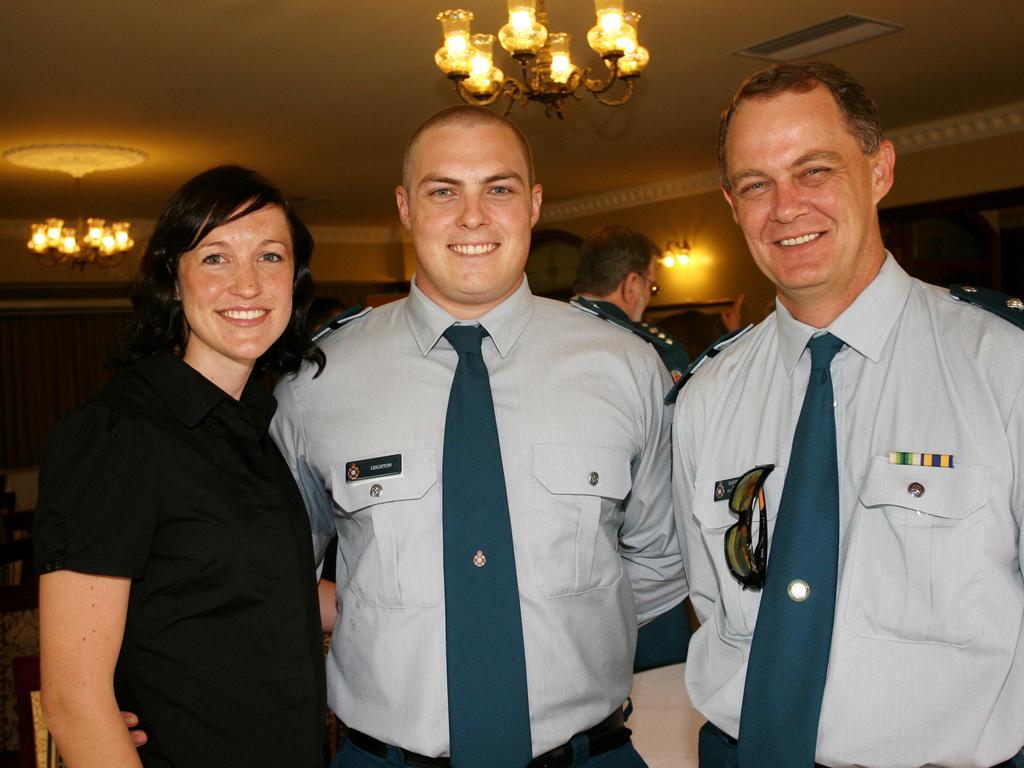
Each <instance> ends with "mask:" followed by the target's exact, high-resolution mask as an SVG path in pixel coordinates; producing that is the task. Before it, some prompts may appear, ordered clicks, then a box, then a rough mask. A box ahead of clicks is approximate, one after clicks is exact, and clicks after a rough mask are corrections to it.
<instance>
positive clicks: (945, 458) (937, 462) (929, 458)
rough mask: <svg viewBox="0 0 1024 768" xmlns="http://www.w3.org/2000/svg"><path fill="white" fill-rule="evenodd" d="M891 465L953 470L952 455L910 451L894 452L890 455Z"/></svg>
mask: <svg viewBox="0 0 1024 768" xmlns="http://www.w3.org/2000/svg"><path fill="white" fill-rule="evenodd" d="M889 463H890V464H907V465H910V466H914V467H943V468H944V469H952V468H953V454H951V453H911V452H910V451H892V452H890V453H889Z"/></svg>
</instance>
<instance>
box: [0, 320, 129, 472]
mask: <svg viewBox="0 0 1024 768" xmlns="http://www.w3.org/2000/svg"><path fill="white" fill-rule="evenodd" d="M129 317H130V314H129V313H128V312H127V311H124V312H97V313H87V314H86V313H82V314H41V315H2V316H0V406H2V411H0V467H30V466H36V465H38V464H39V459H40V455H41V452H42V446H43V443H44V441H45V440H46V436H47V435H48V434H49V433H50V430H52V429H53V427H54V426H55V425H56V423H57V421H58V420H59V419H60V417H61V416H62V415H63V414H64V413H66V412H67V411H68V410H70V409H71V408H73V407H74V406H75V405H77V404H78V403H80V402H81V401H82V400H84V399H85V398H86V397H88V396H89V395H91V394H93V393H94V392H96V391H98V390H99V389H100V388H101V387H102V386H103V385H104V384H106V382H107V381H109V379H110V376H111V373H112V372H111V371H110V370H108V369H107V368H106V367H105V363H106V359H107V356H108V354H109V352H110V350H111V348H112V346H113V345H114V343H115V342H116V340H117V338H118V336H119V335H120V334H121V332H122V331H123V330H124V328H125V326H126V325H127V323H128V319H129Z"/></svg>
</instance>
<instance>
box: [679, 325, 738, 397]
mask: <svg viewBox="0 0 1024 768" xmlns="http://www.w3.org/2000/svg"><path fill="white" fill-rule="evenodd" d="M753 327H754V324H753V323H751V324H750V325H748V326H747V327H746V328H737V329H736V330H735V331H729V332H728V333H727V334H725V335H724V336H720V337H719V338H718V341H716V342H715V343H714V344H712V345H711V346H710V347H708V348H707V349H705V350H704V351H703V352H701V353H700V354H699V355H697V359H696V360H694V361H693V362H692V363H690V364H689V365H688V366H687V367H686V371H684V372H683V375H682V377H681V378H680V379H679V381H677V382H676V383H675V384H674V385H672V389H670V390H669V391H668V394H667V395H665V405H672V404H673V403H674V402H675V401H676V398H677V397H679V390H681V389H682V388H683V386H684V385H685V384H686V382H688V381H689V380H690V379H692V378H693V374H695V373H696V372H697V371H698V370H700V368H701V367H702V366H703V365H704V364H705V363H707V361H708V360H710V359H711V358H713V357H714V356H715V355H717V354H718V353H719V352H721V351H722V350H723V349H725V348H726V347H730V346H732V345H733V344H734V343H736V342H737V341H739V340H740V338H741V337H742V336H744V335H746V333H747V331H749V330H750V329H751V328H753Z"/></svg>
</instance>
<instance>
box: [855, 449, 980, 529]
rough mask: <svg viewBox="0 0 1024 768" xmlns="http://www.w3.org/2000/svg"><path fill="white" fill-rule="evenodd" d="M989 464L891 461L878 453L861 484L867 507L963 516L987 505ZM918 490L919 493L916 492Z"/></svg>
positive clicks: (957, 517) (862, 499)
mask: <svg viewBox="0 0 1024 768" xmlns="http://www.w3.org/2000/svg"><path fill="white" fill-rule="evenodd" d="M987 478H988V467H985V466H982V465H963V464H960V465H957V466H956V467H950V468H942V467H923V466H911V465H905V464H890V463H889V459H888V457H886V456H875V457H873V458H872V459H871V463H870V464H869V465H868V471H867V475H865V477H864V481H863V482H862V483H861V487H860V494H859V495H860V500H861V503H862V504H863V505H864V506H865V507H883V506H892V507H902V508H903V509H910V510H913V511H915V512H921V513H923V514H926V515H933V516H935V517H943V518H947V519H950V520H962V519H964V518H967V517H970V516H971V515H972V514H974V513H975V512H977V511H978V510H979V509H981V507H983V506H984V505H985V487H986V485H987V482H986V481H987ZM915 494H916V495H915Z"/></svg>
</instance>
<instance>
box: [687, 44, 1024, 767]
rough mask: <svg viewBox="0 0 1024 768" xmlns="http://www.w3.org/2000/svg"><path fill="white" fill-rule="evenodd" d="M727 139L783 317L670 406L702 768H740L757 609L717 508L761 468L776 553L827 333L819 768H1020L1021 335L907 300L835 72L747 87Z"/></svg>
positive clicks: (849, 95)
mask: <svg viewBox="0 0 1024 768" xmlns="http://www.w3.org/2000/svg"><path fill="white" fill-rule="evenodd" d="M840 99H842V100H843V101H842V103H840V101H839V100H840ZM865 104H867V105H869V106H868V107H866V108H865V107H864V105H865ZM720 141H721V143H720V148H721V149H720V162H721V170H722V188H723V191H724V193H725V197H726V200H727V201H728V203H729V205H730V206H731V207H732V211H733V215H734V217H735V219H736V222H737V223H738V224H739V225H740V227H741V228H742V229H743V232H744V235H745V236H746V239H747V243H748V245H749V247H750V250H751V253H752V254H753V257H754V260H755V261H756V262H757V264H758V266H759V267H760V268H761V270H762V271H763V272H764V273H765V275H766V276H767V277H768V278H769V279H770V280H771V281H772V282H773V283H774V284H775V286H776V289H777V300H776V311H775V313H774V314H772V315H770V316H769V317H768V318H767V319H765V320H764V322H762V323H761V324H760V325H759V326H757V327H756V328H755V329H754V330H753V331H752V332H751V333H749V334H748V335H747V336H746V337H745V338H743V339H741V340H740V341H738V342H737V343H736V344H735V345H734V346H732V347H731V348H729V349H727V350H726V351H724V352H723V353H722V354H720V355H719V356H718V357H716V358H715V359H714V360H713V361H712V362H711V363H710V364H709V365H707V366H706V367H705V369H704V370H703V371H702V372H700V373H699V374H698V375H697V376H695V377H694V378H693V379H692V380H691V381H690V382H689V383H688V384H687V385H686V386H685V387H684V388H683V391H682V393H681V395H680V397H679V400H678V403H677V406H676V413H675V447H674V451H673V452H674V461H675V465H674V477H673V486H674V490H675V501H676V507H675V509H676V517H677V521H678V526H679V531H680V537H681V539H682V544H683V550H684V559H685V561H686V568H687V576H688V579H689V582H690V589H691V599H692V601H693V605H694V608H695V609H696V612H697V614H698V616H699V618H700V619H701V622H702V626H701V628H700V630H699V631H698V632H697V633H696V634H695V636H694V639H693V642H692V643H691V645H690V653H689V658H688V663H687V670H686V676H687V687H688V689H689V693H690V698H691V699H692V701H693V703H694V706H695V707H696V708H697V709H698V710H699V711H700V712H701V713H702V714H704V715H705V716H706V717H707V718H708V719H709V720H710V723H711V724H710V725H708V726H706V727H705V730H704V731H702V734H701V757H702V762H701V765H702V768H708V767H709V766H712V767H713V766H718V765H723V766H724V765H735V762H733V760H734V759H735V754H736V742H735V739H736V737H737V736H738V738H739V743H740V745H742V743H743V734H744V723H743V722H741V719H740V712H741V703H742V702H743V694H744V680H745V675H746V673H747V662H748V658H749V654H750V649H751V638H752V635H753V634H754V630H755V627H756V624H757V619H758V608H759V602H760V594H761V593H760V592H759V591H758V590H755V589H745V588H744V587H743V585H741V584H740V583H739V582H738V581H737V579H736V578H734V577H733V575H732V574H731V573H730V571H729V569H728V568H727V565H726V557H725V554H724V543H723V538H724V536H725V534H726V531H727V530H728V529H729V528H730V526H732V525H733V524H734V523H736V522H737V519H738V518H737V515H736V514H734V513H732V512H731V511H730V509H729V504H728V501H727V498H726V497H727V496H728V493H722V492H721V489H720V488H719V489H718V492H716V486H717V485H718V484H719V483H720V482H723V481H725V482H727V481H728V480H729V479H730V478H736V477H738V476H740V475H742V474H743V473H744V472H746V471H747V470H749V469H751V468H752V467H755V466H756V465H763V464H774V465H775V470H774V471H773V472H772V474H771V475H769V476H768V479H767V483H766V485H765V494H764V496H765V503H766V505H767V511H768V529H769V535H768V542H769V547H770V546H771V541H772V536H773V535H774V531H775V522H776V516H777V515H778V514H779V500H780V495H781V491H782V488H783V481H784V479H785V476H786V468H787V467H786V465H787V463H788V460H789V458H790V455H789V452H790V448H791V445H792V442H793V439H794V437H793V436H794V426H795V424H796V420H797V416H798V414H799V413H800V410H801V402H802V400H803V398H804V392H805V390H806V389H807V383H808V377H809V370H810V353H809V351H807V350H805V345H806V343H807V341H808V339H809V338H811V337H812V336H814V335H816V334H818V333H819V329H827V330H828V331H829V332H831V333H832V334H833V335H834V336H836V337H838V339H840V340H841V341H842V342H843V347H842V348H841V349H840V351H839V352H838V354H837V355H836V357H835V358H834V359H833V360H832V363H831V379H832V384H833V391H834V415H835V433H836V444H837V455H838V467H839V473H838V474H839V477H838V483H839V484H838V488H839V550H838V551H839V560H838V588H837V592H836V600H835V614H834V622H833V629H832V639H831V651H830V655H829V657H828V671H827V678H826V683H825V688H824V698H823V701H822V705H821V711H820V718H819V719H818V730H817V743H816V757H815V760H816V761H817V763H819V764H822V765H826V766H837V767H838V766H853V765H857V766H886V767H887V768H902V767H907V768H909V767H911V766H926V765H928V766H957V767H958V768H973V767H980V766H993V765H1003V764H1005V765H1011V764H1013V765H1016V764H1020V758H1019V757H1017V758H1015V760H1016V761H1017V762H1014V763H1004V762H1002V761H1008V760H1011V759H1014V758H1013V756H1014V755H1016V754H1017V752H1018V751H1019V750H1020V748H1021V745H1022V744H1024V580H1022V577H1021V546H1020V529H1021V522H1022V516H1024V471H1022V468H1024V393H1022V387H1024V333H1021V331H1020V330H1019V329H1018V328H1015V327H1014V326H1013V325H1012V324H1011V323H1008V322H1006V321H1005V320H1003V319H1000V318H999V317H996V316H994V315H993V314H990V313H989V312H986V311H984V310H983V309H979V308H977V307H974V306H970V305H968V304H966V303H963V302H959V301H956V300H954V298H953V297H952V296H951V295H950V293H949V292H948V291H946V290H940V289H939V288H935V287H933V286H929V285H926V284H924V283H921V282H919V281H917V280H915V279H912V278H911V277H909V276H908V275H907V274H906V272H904V271H903V269H902V268H901V267H900V265H899V264H898V263H897V262H896V261H895V260H894V259H893V257H892V255H891V254H889V253H887V251H886V250H885V248H884V246H883V243H882V239H881V234H880V230H879V224H878V216H877V205H878V202H879V201H880V200H881V199H882V198H883V197H884V196H885V194H886V193H887V192H888V190H889V188H890V187H891V185H892V183H893V169H894V159H895V158H894V150H893V146H892V144H891V142H889V141H885V140H882V139H881V130H880V127H879V125H878V122H877V115H876V113H875V110H874V105H873V104H872V103H871V101H870V97H868V96H867V94H866V93H864V92H863V89H861V88H860V86H859V85H858V84H857V83H856V82H854V81H853V79H852V78H851V77H850V76H849V75H848V74H846V73H845V72H842V71H841V70H838V69H837V68H835V67H832V66H831V65H822V64H814V63H810V64H797V65H779V66H776V67H772V68H770V69H769V70H766V71H765V72H762V73H759V74H757V75H754V76H753V77H752V78H751V79H750V80H748V81H747V82H746V83H745V84H744V85H743V86H741V88H740V90H739V91H738V93H737V95H736V97H734V99H733V102H732V104H731V105H730V107H729V109H728V110H727V112H726V113H725V114H724V115H723V121H722V130H721V137H720ZM1011 304H1012V302H1011ZM803 490H804V491H805V492H806V493H810V494H813V493H815V488H814V487H807V488H805V489H803ZM755 517H756V515H755ZM771 557H772V554H771V549H769V555H768V572H769V573H770V572H771V568H772V559H771ZM794 594H796V593H791V595H790V597H791V599H793V600H798V599H799V598H801V597H802V595H797V596H794ZM810 594H811V595H812V596H813V595H814V594H815V593H814V585H813V584H812V585H811V587H810ZM773 661H774V663H776V664H779V665H783V666H785V665H788V664H798V663H800V661H801V660H800V659H797V658H793V657H792V655H790V656H786V655H785V654H781V655H780V656H778V657H776V658H774V659H773ZM756 704H757V705H758V706H760V707H764V708H770V707H773V706H777V702H776V701H774V700H773V699H772V698H771V697H767V698H766V700H764V701H761V702H757V703H756ZM743 711H744V712H746V711H747V710H746V708H744V710H743Z"/></svg>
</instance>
